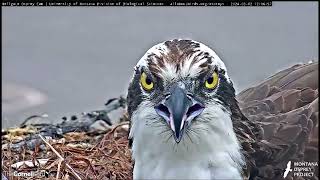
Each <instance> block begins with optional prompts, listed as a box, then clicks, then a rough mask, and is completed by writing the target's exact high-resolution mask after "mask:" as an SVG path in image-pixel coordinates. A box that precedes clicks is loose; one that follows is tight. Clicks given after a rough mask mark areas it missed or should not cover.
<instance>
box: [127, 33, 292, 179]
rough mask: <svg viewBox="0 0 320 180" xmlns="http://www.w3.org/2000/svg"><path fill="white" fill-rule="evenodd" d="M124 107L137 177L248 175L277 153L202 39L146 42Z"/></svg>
mask: <svg viewBox="0 0 320 180" xmlns="http://www.w3.org/2000/svg"><path fill="white" fill-rule="evenodd" d="M127 106H128V114H129V118H130V120H131V121H130V132H129V139H130V140H131V142H130V144H131V146H132V157H133V160H134V169H133V178H134V179H248V178H249V177H251V178H252V177H254V176H257V174H258V172H257V169H256V166H257V164H258V165H259V163H260V162H263V161H268V160H270V159H274V157H275V155H274V154H277V153H278V152H279V151H278V150H279V148H278V147H275V146H273V145H272V144H270V143H268V142H266V141H264V140H263V138H262V136H263V134H264V131H263V128H262V126H261V124H259V123H258V122H255V121H252V120H248V119H247V118H246V116H245V115H244V114H243V113H242V111H241V109H240V108H239V105H238V102H237V100H236V96H235V90H234V87H233V83H232V81H231V79H230V77H229V76H228V73H227V69H226V66H225V64H224V63H223V61H222V60H221V59H220V58H219V56H218V55H217V54H216V53H215V52H214V51H213V50H212V49H211V48H209V47H207V46H206V45H204V44H202V43H200V42H196V41H193V40H184V39H173V40H170V41H165V42H163V43H160V44H157V45H155V46H153V47H152V48H150V49H149V50H148V51H147V52H146V53H145V55H144V56H143V57H142V58H141V59H140V60H139V62H138V63H137V65H136V66H135V69H134V75H133V78H132V80H131V83H130V85H129V88H128V94H127ZM277 148H278V149H277ZM261 152H266V153H265V154H263V153H261ZM277 157H278V156H277ZM285 163H286V162H285ZM260 164H261V163H260Z"/></svg>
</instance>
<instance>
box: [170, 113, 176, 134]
mask: <svg viewBox="0 0 320 180" xmlns="http://www.w3.org/2000/svg"><path fill="white" fill-rule="evenodd" d="M170 127H171V129H172V130H173V131H174V132H175V131H176V130H175V126H174V122H173V118H172V115H170Z"/></svg>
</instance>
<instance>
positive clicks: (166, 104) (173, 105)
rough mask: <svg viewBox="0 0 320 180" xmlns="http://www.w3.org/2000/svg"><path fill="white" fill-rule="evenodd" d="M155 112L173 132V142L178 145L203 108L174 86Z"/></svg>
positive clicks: (182, 90) (156, 107)
mask: <svg viewBox="0 0 320 180" xmlns="http://www.w3.org/2000/svg"><path fill="white" fill-rule="evenodd" d="M155 110H156V112H157V113H158V115H159V116H161V117H162V118H163V119H164V120H166V122H167V124H168V125H169V127H170V128H171V130H172V131H173V134H174V139H175V141H176V142H177V143H179V142H180V141H181V139H182V136H183V134H184V131H185V129H186V128H187V127H188V126H189V125H190V123H191V120H193V119H194V118H195V117H197V116H198V115H200V114H201V113H202V111H203V110H204V106H203V105H202V104H201V103H199V102H198V101H196V100H195V99H193V98H192V97H191V96H189V95H187V93H186V92H185V90H184V89H182V88H180V87H178V86H176V87H175V88H173V89H172V90H171V92H170V94H169V95H168V96H167V97H166V98H165V99H164V100H163V101H162V102H161V103H160V104H158V105H157V106H155Z"/></svg>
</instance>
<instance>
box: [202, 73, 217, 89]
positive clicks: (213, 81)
mask: <svg viewBox="0 0 320 180" xmlns="http://www.w3.org/2000/svg"><path fill="white" fill-rule="evenodd" d="M218 80H219V77H218V73H217V72H214V73H213V74H212V75H211V76H210V77H209V78H208V79H207V80H206V82H205V86H206V88H208V89H213V88H215V87H216V86H217V85H218Z"/></svg>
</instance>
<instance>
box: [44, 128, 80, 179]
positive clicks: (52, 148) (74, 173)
mask: <svg viewBox="0 0 320 180" xmlns="http://www.w3.org/2000/svg"><path fill="white" fill-rule="evenodd" d="M39 137H40V138H41V139H42V141H43V142H45V143H46V144H47V145H48V146H49V147H50V148H51V150H52V151H53V152H54V153H55V154H56V155H57V156H58V157H59V158H60V159H61V161H63V162H64V163H65V164H66V166H67V167H68V168H69V169H70V170H71V172H72V173H73V175H75V176H76V177H77V179H79V180H82V179H81V177H80V176H79V175H78V174H77V173H76V171H75V170H74V169H73V168H72V167H71V166H70V165H69V164H68V163H67V162H65V159H64V158H63V157H62V156H61V155H60V154H59V152H58V151H57V150H55V149H54V147H52V146H51V144H50V143H49V142H47V141H46V140H45V138H44V137H43V136H42V135H41V134H39Z"/></svg>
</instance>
